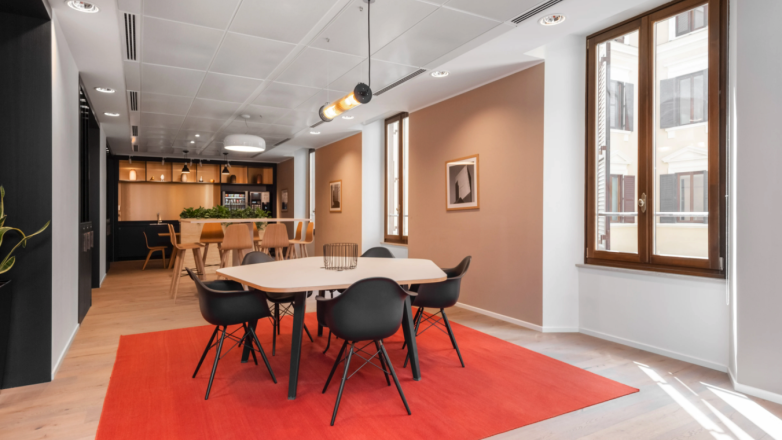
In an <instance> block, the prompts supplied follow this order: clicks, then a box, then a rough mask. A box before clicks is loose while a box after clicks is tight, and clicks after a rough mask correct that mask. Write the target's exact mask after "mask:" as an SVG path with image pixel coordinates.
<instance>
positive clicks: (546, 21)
mask: <svg viewBox="0 0 782 440" xmlns="http://www.w3.org/2000/svg"><path fill="white" fill-rule="evenodd" d="M563 21H565V16H564V15H562V14H551V15H547V16H545V17H543V18H541V19H540V24H542V25H543V26H554V25H557V24H560V23H562V22H563Z"/></svg>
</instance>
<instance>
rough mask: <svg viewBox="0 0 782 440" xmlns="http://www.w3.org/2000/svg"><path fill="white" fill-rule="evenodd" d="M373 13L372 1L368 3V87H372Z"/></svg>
mask: <svg viewBox="0 0 782 440" xmlns="http://www.w3.org/2000/svg"><path fill="white" fill-rule="evenodd" d="M371 12H372V0H369V1H368V2H367V60H369V78H367V85H368V86H369V87H370V88H371V87H372V37H371V35H370V26H371V22H372V21H371V20H370V16H371V15H372V14H371Z"/></svg>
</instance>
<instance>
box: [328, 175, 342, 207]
mask: <svg viewBox="0 0 782 440" xmlns="http://www.w3.org/2000/svg"><path fill="white" fill-rule="evenodd" d="M329 212H342V181H341V180H335V181H333V182H329Z"/></svg>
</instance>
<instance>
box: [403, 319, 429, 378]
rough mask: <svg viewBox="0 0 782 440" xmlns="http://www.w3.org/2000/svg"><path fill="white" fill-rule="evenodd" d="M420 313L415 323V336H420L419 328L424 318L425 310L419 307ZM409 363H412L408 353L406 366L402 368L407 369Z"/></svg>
mask: <svg viewBox="0 0 782 440" xmlns="http://www.w3.org/2000/svg"><path fill="white" fill-rule="evenodd" d="M418 312H419V313H418V319H416V321H415V331H414V332H413V335H414V336H418V327H419V326H420V325H421V318H423V317H424V308H423V307H419V308H418ZM408 361H410V353H407V356H405V364H404V365H403V366H402V368H407V362H408Z"/></svg>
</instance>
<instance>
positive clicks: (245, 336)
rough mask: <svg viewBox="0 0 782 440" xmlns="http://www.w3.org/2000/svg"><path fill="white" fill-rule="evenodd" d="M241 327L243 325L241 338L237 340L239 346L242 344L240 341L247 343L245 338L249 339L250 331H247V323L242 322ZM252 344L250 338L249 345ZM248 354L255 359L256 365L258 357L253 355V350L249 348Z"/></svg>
mask: <svg viewBox="0 0 782 440" xmlns="http://www.w3.org/2000/svg"><path fill="white" fill-rule="evenodd" d="M242 327H244V336H242V339H240V340H239V347H241V346H242V343H245V344H246V343H247V342H246V340H249V339H250V332H248V331H247V329H248V328H249V326H248V325H247V324H245V323H242ZM252 346H253V344H252V340H250V347H252ZM250 354H252V355H253V361H255V365H258V358H257V357H256V356H255V350H253V349H252V348H250Z"/></svg>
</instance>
